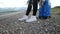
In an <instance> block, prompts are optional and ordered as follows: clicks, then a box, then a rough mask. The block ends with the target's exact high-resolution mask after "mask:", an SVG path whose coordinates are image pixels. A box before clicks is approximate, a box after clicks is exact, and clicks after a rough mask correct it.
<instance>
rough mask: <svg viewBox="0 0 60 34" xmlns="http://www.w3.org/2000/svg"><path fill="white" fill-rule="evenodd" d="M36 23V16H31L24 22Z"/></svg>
mask: <svg viewBox="0 0 60 34" xmlns="http://www.w3.org/2000/svg"><path fill="white" fill-rule="evenodd" d="M34 21H37V19H36V16H31V17H30V18H29V19H27V20H26V22H34Z"/></svg>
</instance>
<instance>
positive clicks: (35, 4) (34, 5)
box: [26, 0, 38, 22]
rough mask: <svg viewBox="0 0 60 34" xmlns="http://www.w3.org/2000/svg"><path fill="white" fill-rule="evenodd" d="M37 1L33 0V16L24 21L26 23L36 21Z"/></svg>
mask: <svg viewBox="0 0 60 34" xmlns="http://www.w3.org/2000/svg"><path fill="white" fill-rule="evenodd" d="M37 1H38V0H33V15H32V16H31V17H30V18H29V19H28V20H26V22H34V21H37V19H36V12H37Z"/></svg>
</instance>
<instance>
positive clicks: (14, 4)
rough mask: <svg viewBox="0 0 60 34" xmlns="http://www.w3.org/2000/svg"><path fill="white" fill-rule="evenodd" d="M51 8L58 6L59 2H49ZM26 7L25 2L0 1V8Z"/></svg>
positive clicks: (21, 0)
mask: <svg viewBox="0 0 60 34" xmlns="http://www.w3.org/2000/svg"><path fill="white" fill-rule="evenodd" d="M50 3H51V7H52V8H53V7H55V6H60V0H50ZM4 7H5V8H7V7H11V8H13V7H27V0H0V8H4Z"/></svg>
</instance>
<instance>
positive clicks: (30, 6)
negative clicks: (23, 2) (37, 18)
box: [18, 0, 32, 21]
mask: <svg viewBox="0 0 60 34" xmlns="http://www.w3.org/2000/svg"><path fill="white" fill-rule="evenodd" d="M31 2H32V0H30V1H29V4H28V8H27V11H26V14H25V15H24V16H23V17H22V18H20V19H18V20H20V21H25V20H27V19H28V15H29V13H30V11H31V8H32V5H31V4H32V3H31Z"/></svg>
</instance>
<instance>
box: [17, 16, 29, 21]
mask: <svg viewBox="0 0 60 34" xmlns="http://www.w3.org/2000/svg"><path fill="white" fill-rule="evenodd" d="M27 19H28V16H27V15H24V16H23V17H22V18H20V19H18V20H19V21H25V20H27Z"/></svg>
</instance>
